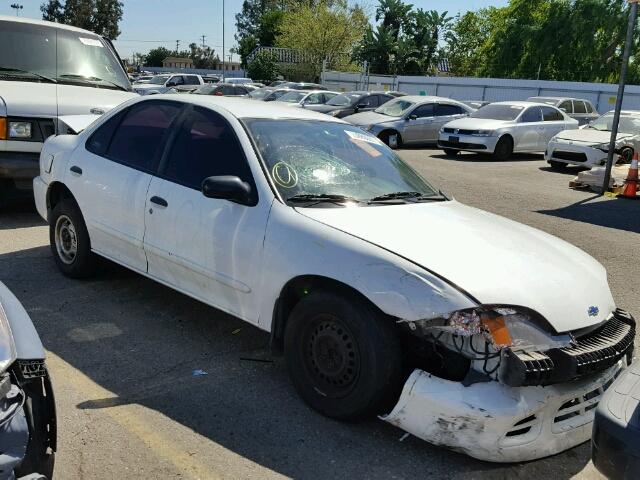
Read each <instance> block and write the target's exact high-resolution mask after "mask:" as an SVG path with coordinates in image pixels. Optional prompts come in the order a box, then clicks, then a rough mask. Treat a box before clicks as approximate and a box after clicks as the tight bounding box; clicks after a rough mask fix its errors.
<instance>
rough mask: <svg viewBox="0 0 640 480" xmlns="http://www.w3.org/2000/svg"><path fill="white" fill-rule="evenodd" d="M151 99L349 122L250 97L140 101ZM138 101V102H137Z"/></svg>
mask: <svg viewBox="0 0 640 480" xmlns="http://www.w3.org/2000/svg"><path fill="white" fill-rule="evenodd" d="M151 100H173V101H180V102H183V103H191V104H194V105H199V106H201V107H205V108H206V107H211V106H214V105H215V106H217V107H220V108H223V109H224V110H226V111H227V112H229V113H230V114H231V115H233V116H234V117H236V118H277V119H284V118H287V119H300V120H320V121H325V122H336V123H345V124H346V123H347V122H344V121H342V120H340V119H337V118H334V117H332V116H330V115H325V114H324V113H319V112H314V111H313V110H309V109H306V108H290V107H289V106H288V105H278V102H256V101H255V100H251V99H248V98H237V97H236V98H233V97H216V96H202V95H184V96H182V95H171V94H168V95H153V96H151V97H150V98H149V97H141V98H140V99H139V100H138V102H144V101H151ZM136 103H137V102H136Z"/></svg>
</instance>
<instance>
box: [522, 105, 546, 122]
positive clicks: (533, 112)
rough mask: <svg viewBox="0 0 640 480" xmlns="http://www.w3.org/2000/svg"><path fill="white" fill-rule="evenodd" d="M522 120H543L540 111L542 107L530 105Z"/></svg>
mask: <svg viewBox="0 0 640 480" xmlns="http://www.w3.org/2000/svg"><path fill="white" fill-rule="evenodd" d="M520 121H521V122H525V123H531V122H540V121H542V114H541V111H540V107H529V108H527V109H526V110H525V111H524V113H523V114H522V117H521V118H520Z"/></svg>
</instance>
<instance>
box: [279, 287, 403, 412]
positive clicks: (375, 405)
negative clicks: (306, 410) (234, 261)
mask: <svg viewBox="0 0 640 480" xmlns="http://www.w3.org/2000/svg"><path fill="white" fill-rule="evenodd" d="M284 347H285V358H286V362H287V366H288V368H289V374H290V375H291V379H292V381H293V384H294V385H295V387H296V389H297V391H298V393H299V394H300V396H301V397H302V398H303V400H304V401H305V402H307V403H308V404H309V405H310V406H311V407H312V408H314V409H315V410H317V411H319V412H320V413H322V414H323V415H326V416H328V417H332V418H337V419H344V420H354V419H359V418H363V417H367V416H370V415H374V414H381V413H384V412H386V411H388V410H389V409H391V407H393V404H394V402H395V401H397V399H398V396H399V394H400V389H401V388H402V353H401V347H400V340H399V338H398V334H397V332H396V329H395V328H394V325H393V322H392V321H390V320H389V319H388V318H385V317H384V316H383V314H381V313H380V312H378V311H377V310H376V309H375V308H374V307H373V306H371V305H369V304H368V303H367V302H365V301H364V300H361V299H359V298H357V297H355V296H349V297H348V298H347V297H345V296H342V295H336V294H332V293H328V292H316V293H312V294H310V295H308V296H306V297H304V298H302V300H300V302H299V303H298V304H297V305H296V306H295V308H294V309H293V311H292V312H291V316H290V317H289V322H288V324H287V328H286V331H285V338H284Z"/></svg>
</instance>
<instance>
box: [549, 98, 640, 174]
mask: <svg viewBox="0 0 640 480" xmlns="http://www.w3.org/2000/svg"><path fill="white" fill-rule="evenodd" d="M612 123H613V110H612V111H610V112H607V113H605V114H604V115H602V116H601V117H600V118H598V119H597V120H595V121H593V122H591V123H590V124H589V125H586V126H584V127H581V128H580V129H579V130H567V131H564V132H560V133H558V134H557V135H556V136H554V137H553V138H552V139H551V140H550V141H549V146H548V148H547V150H546V152H545V155H544V158H545V160H546V161H547V162H548V163H549V164H550V165H551V168H553V169H556V170H562V169H563V168H565V167H566V166H567V165H580V166H583V167H593V166H594V165H604V164H605V163H606V161H607V151H608V150H609V140H610V138H611V125H612ZM639 134H640V111H638V110H623V111H622V112H620V123H619V124H618V134H617V136H616V144H615V151H616V153H617V154H619V155H620V156H621V157H622V158H624V159H625V160H627V161H628V160H631V157H633V153H634V148H635V143H636V141H637V138H638V137H637V136H638V135H639ZM614 159H615V160H616V161H617V160H618V159H619V157H618V155H615V156H614Z"/></svg>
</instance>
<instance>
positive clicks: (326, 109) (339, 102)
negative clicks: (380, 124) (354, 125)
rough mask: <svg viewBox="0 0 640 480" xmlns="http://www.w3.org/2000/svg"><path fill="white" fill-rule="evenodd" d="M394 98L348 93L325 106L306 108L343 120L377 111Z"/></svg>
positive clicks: (380, 93) (370, 93)
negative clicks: (354, 115)
mask: <svg viewBox="0 0 640 480" xmlns="http://www.w3.org/2000/svg"><path fill="white" fill-rule="evenodd" d="M393 98H394V97H393V96H392V95H389V94H388V93H385V92H347V93H342V94H340V95H337V96H335V97H333V98H332V99H331V100H329V101H328V102H327V103H325V104H324V105H309V106H308V107H306V108H308V109H309V110H314V111H316V112H321V113H326V114H327V115H331V116H333V117H337V118H343V117H346V116H348V115H353V114H354V113H361V112H368V111H371V110H375V109H376V108H378V107H379V106H380V105H383V104H385V103H387V102H388V101H389V100H393Z"/></svg>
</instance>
